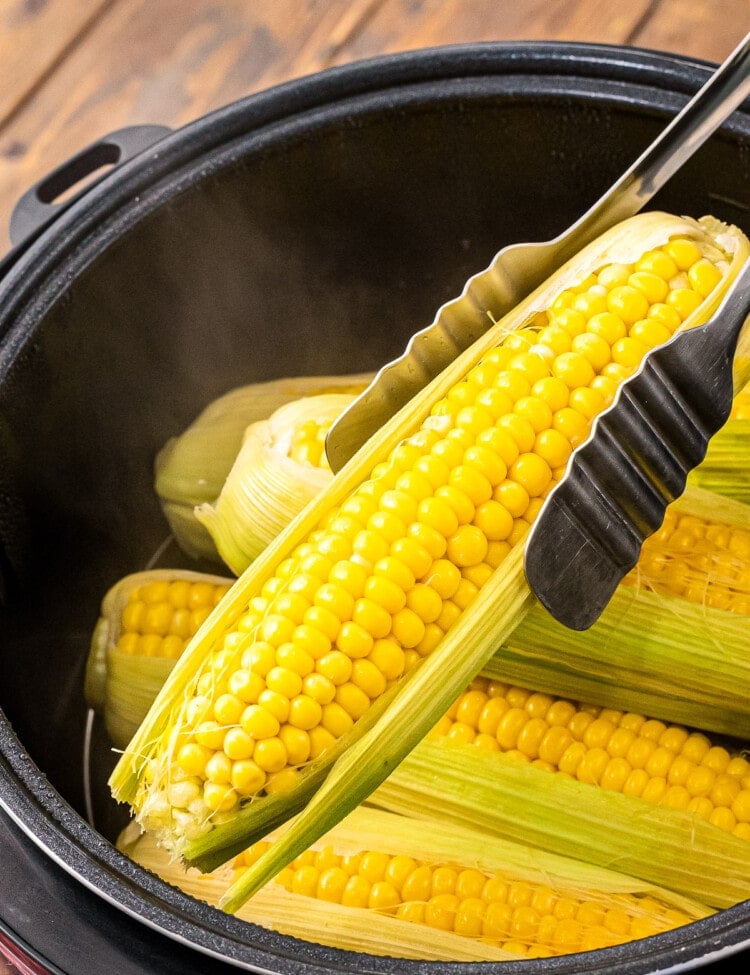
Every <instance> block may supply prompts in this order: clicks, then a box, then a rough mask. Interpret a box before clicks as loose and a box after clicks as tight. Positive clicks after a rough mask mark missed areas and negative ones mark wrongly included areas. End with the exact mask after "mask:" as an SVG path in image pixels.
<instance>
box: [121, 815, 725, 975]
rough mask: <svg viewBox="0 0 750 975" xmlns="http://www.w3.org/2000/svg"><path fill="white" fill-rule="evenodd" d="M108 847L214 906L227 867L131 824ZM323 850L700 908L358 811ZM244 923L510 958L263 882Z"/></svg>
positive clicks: (454, 834) (403, 948)
mask: <svg viewBox="0 0 750 975" xmlns="http://www.w3.org/2000/svg"><path fill="white" fill-rule="evenodd" d="M118 847H119V848H120V849H121V850H123V852H125V853H127V855H128V856H130V857H131V858H132V859H134V860H135V861H136V862H137V863H140V864H141V865H142V866H144V867H146V868H147V869H149V870H151V871H152V872H154V873H156V874H158V875H159V876H160V877H161V878H162V879H163V880H166V881H167V882H169V883H171V884H173V885H175V886H178V887H180V888H181V889H182V890H184V891H185V892H186V893H188V894H191V895H192V896H193V897H197V898H199V899H200V900H204V901H207V902H208V903H210V904H213V905H218V904H219V902H220V901H221V898H222V895H223V894H224V891H225V890H226V888H227V887H229V886H230V885H231V882H232V880H233V879H234V876H235V872H234V871H233V868H232V866H231V865H226V866H224V867H219V868H217V870H215V871H213V872H212V873H210V874H202V873H200V872H199V871H197V870H195V869H192V868H188V869H185V868H184V867H183V866H182V865H181V864H179V863H177V862H175V861H173V860H170V858H169V856H168V855H167V854H166V853H165V852H164V851H163V850H160V849H159V847H158V845H157V844H156V842H155V840H154V838H153V837H152V836H150V835H149V834H139V833H138V829H137V827H136V826H134V825H133V824H131V826H130V827H128V828H127V829H126V831H125V832H124V833H123V834H122V835H121V837H120V839H119V841H118ZM324 848H331V849H333V850H335V851H336V852H337V853H339V854H356V853H357V852H360V851H362V850H377V851H380V852H384V853H387V854H389V855H391V856H393V855H399V854H401V855H405V856H411V857H413V858H414V859H417V860H419V861H420V862H422V863H433V864H441V863H444V864H454V865H457V866H459V867H471V868H474V869H477V870H481V871H482V872H483V873H485V874H487V875H495V874H497V873H501V874H502V875H503V877H504V878H505V879H507V880H508V881H510V882H514V881H520V882H525V883H531V884H542V885H545V886H546V887H551V888H552V889H553V890H554V891H555V892H556V893H560V894H564V895H568V896H580V895H583V896H585V897H586V898H590V899H591V900H593V901H596V902H597V903H600V904H602V905H603V906H604V907H605V908H606V907H609V906H610V905H611V906H614V905H615V904H620V903H621V901H619V898H620V897H621V896H622V895H630V894H635V895H642V894H643V895H649V896H650V897H653V898H655V899H657V900H658V901H660V902H661V903H663V904H666V905H670V906H671V907H673V908H675V909H677V910H679V911H681V912H684V913H685V914H686V915H687V916H688V917H689V918H691V919H698V918H701V917H705V916H707V915H708V914H710V913H711V911H710V909H709V908H707V907H705V906H704V905H703V904H700V903H698V902H696V901H693V900H688V899H686V898H684V897H682V896H680V895H677V894H675V893H674V892H672V891H666V890H664V889H662V888H660V887H657V886H655V885H651V884H648V883H645V882H643V881H639V880H637V879H635V878H632V877H627V876H625V875H623V874H619V873H616V872H615V871H612V870H605V869H601V868H598V867H593V866H591V865H588V864H584V863H580V862H575V861H572V860H570V859H569V858H567V857H560V856H557V855H555V854H549V853H545V852H542V851H540V850H535V849H532V848H530V847H527V846H524V845H521V844H517V843H513V842H508V841H506V840H503V839H499V838H495V837H493V838H489V839H488V837H487V836H486V835H484V834H482V833H478V832H474V831H472V830H468V829H464V828H462V827H457V826H455V825H450V826H446V825H444V824H441V823H438V822H430V823H426V822H424V821H421V820H419V819H414V818H410V817H404V816H396V815H393V814H391V813H387V812H383V811H381V810H377V809H372V808H366V807H360V808H358V809H356V810H354V812H352V813H351V814H350V815H349V816H348V817H347V818H346V819H345V820H343V821H342V822H341V823H339V824H338V825H337V826H336V827H335V829H333V830H332V831H330V832H329V833H328V834H326V835H325V836H323V837H322V838H321V840H320V841H319V842H318V843H317V844H315V847H314V849H324ZM237 916H238V917H239V918H241V919H243V920H245V921H248V922H251V923H255V924H259V925H261V926H262V927H264V928H270V929H272V930H275V931H278V932H279V933H281V934H287V935H292V936H293V937H297V938H302V939H304V940H306V941H312V942H316V943H318V944H324V945H330V946H331V947H336V948H343V949H347V950H351V951H359V952H367V953H368V954H375V955H382V954H387V955H390V956H396V957H402V958H418V959H428V960H443V961H493V960H497V961H501V960H512V959H514V958H517V957H519V956H518V955H517V954H514V953H513V952H509V951H505V950H503V949H501V948H496V947H494V946H492V945H489V944H487V943H486V942H484V941H482V940H480V939H474V938H468V937H462V936H460V935H456V934H454V933H453V932H447V931H442V930H440V929H435V928H430V927H427V926H423V925H420V924H413V923H407V922H406V921H401V920H399V919H398V918H396V917H392V916H389V915H388V914H384V913H381V912H376V911H373V910H368V909H366V908H354V907H346V906H342V905H339V904H330V903H325V902H322V901H319V900H317V899H315V898H310V897H303V896H301V895H298V894H294V893H291V892H288V891H287V890H286V889H285V888H283V887H282V886H281V885H279V884H275V883H271V884H269V885H267V886H266V887H265V888H264V889H263V890H262V891H259V893H258V894H257V895H256V897H255V898H254V899H253V901H252V903H251V904H246V905H244V906H242V907H240V909H239V910H238V912H237Z"/></svg>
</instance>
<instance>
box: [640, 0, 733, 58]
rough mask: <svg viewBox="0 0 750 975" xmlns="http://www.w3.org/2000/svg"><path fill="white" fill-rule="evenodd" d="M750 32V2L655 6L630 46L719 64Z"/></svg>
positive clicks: (693, 0) (690, 0) (687, 0)
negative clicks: (675, 53) (673, 52)
mask: <svg viewBox="0 0 750 975" xmlns="http://www.w3.org/2000/svg"><path fill="white" fill-rule="evenodd" d="M749 31H750V0H721V2H720V3H715V2H714V3H706V2H705V0H679V7H678V6H677V4H675V3H668V4H656V5H654V10H653V13H652V14H651V16H649V17H648V18H646V19H645V20H644V22H643V23H642V24H641V25H640V27H639V29H638V30H637V32H636V33H635V35H634V37H633V38H632V40H631V43H633V44H637V45H639V46H640V47H649V48H654V49H656V50H660V51H676V52H678V53H679V54H686V55H688V56H690V57H694V58H703V59H704V60H706V61H714V62H721V61H723V60H724V58H726V57H727V55H729V54H731V52H732V51H733V50H734V48H735V47H736V46H737V45H738V44H739V43H740V41H741V40H742V38H743V37H744V36H745V34H747V33H748V32H749Z"/></svg>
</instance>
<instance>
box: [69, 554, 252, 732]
mask: <svg viewBox="0 0 750 975" xmlns="http://www.w3.org/2000/svg"><path fill="white" fill-rule="evenodd" d="M232 581H233V580H231V579H225V578H223V577H221V576H214V575H206V574H203V573H198V572H191V571H188V570H182V569H180V570H177V569H174V570H173V569H151V570H149V571H145V572H136V573H133V574H132V575H129V576H125V577H124V578H123V579H121V580H120V581H119V582H118V583H116V585H114V586H112V587H111V588H110V589H109V590H108V591H107V593H106V594H105V596H104V598H103V600H102V604H101V609H100V615H99V619H98V621H97V623H96V626H95V627H94V632H93V634H92V638H91V645H90V648H89V656H88V660H87V662H86V682H85V687H84V694H85V697H86V701H87V703H88V704H89V706H90V707H92V708H94V709H95V710H96V711H97V712H99V713H101V714H102V715H103V716H104V722H105V727H106V729H107V733H108V734H109V737H110V738H111V740H112V742H113V744H114V745H115V746H117V747H118V748H124V747H125V745H127V743H128V742H129V741H130V739H131V738H132V736H133V734H134V733H135V732H136V730H137V729H138V725H139V724H140V723H141V721H143V719H144V717H145V716H146V714H147V712H148V709H149V708H150V707H151V704H152V703H153V700H154V698H155V697H156V695H157V694H158V692H159V689H160V688H161V686H162V685H163V683H164V681H165V680H166V679H167V676H168V675H169V673H170V671H171V670H172V667H173V666H174V663H175V660H176V659H177V658H178V657H179V656H180V654H181V653H182V651H183V650H184V648H185V646H186V644H187V642H188V641H189V640H190V638H191V637H192V636H194V635H195V634H196V633H197V632H198V629H199V628H200V626H201V624H202V623H203V622H204V620H205V619H206V618H207V616H208V614H209V613H210V612H211V610H212V609H213V608H214V606H216V605H217V604H218V603H219V602H220V601H221V599H222V598H223V597H224V596H225V595H226V593H227V592H228V591H229V587H230V586H231V584H232Z"/></svg>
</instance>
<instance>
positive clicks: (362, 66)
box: [0, 42, 750, 975]
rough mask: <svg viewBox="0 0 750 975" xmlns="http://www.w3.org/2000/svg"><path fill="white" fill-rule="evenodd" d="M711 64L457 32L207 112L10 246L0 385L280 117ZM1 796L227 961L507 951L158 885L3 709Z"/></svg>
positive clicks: (78, 859) (721, 929)
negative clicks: (335, 930)
mask: <svg viewBox="0 0 750 975" xmlns="http://www.w3.org/2000/svg"><path fill="white" fill-rule="evenodd" d="M710 70H711V66H710V65H709V64H708V63H707V62H701V61H696V60H694V59H689V58H686V57H683V56H680V55H671V54H666V53H661V52H655V51H648V50H644V49H639V48H622V47H619V46H617V45H603V44H588V43H574V44H570V43H565V42H519V43H514V42H497V43H483V44H460V45H450V46H443V47H435V48H425V49H421V50H417V51H411V52H403V53H397V54H391V55H384V56H380V57H376V58H370V59H367V60H363V61H357V62H354V63H352V64H348V65H345V66H343V67H337V68H331V69H328V70H326V71H323V72H320V73H317V74H314V75H310V76H308V77H305V78H301V79H297V80H293V81H289V82H285V83H284V84H282V85H279V86H276V87H274V88H271V89H269V90H267V91H264V92H260V93H258V94H254V95H250V96H248V97H246V98H244V99H241V100H239V101H237V102H234V103H232V104H230V105H228V106H226V107H224V108H221V109H218V110H216V111H214V112H212V113H210V114H209V115H206V116H204V117H202V118H200V119H197V120H196V121H194V122H191V123H189V124H188V125H186V126H184V127H183V128H181V129H178V130H177V131H175V132H174V133H172V134H170V135H168V136H165V137H164V138H163V139H161V140H160V141H159V142H158V143H156V144H155V145H154V146H152V147H151V148H150V149H148V150H146V151H145V152H143V153H141V154H139V155H138V156H136V157H135V158H133V159H132V160H130V161H128V162H126V163H124V164H122V165H121V166H120V167H117V168H116V169H115V170H113V171H112V172H111V173H109V174H108V175H107V176H105V177H104V178H102V179H101V180H100V181H99V182H97V183H96V184H95V185H94V186H92V188H91V189H90V190H89V191H88V192H87V193H86V194H85V195H84V196H82V197H81V198H80V199H78V200H76V201H75V202H74V203H73V204H72V205H71V206H70V207H69V208H68V209H67V210H66V211H65V212H63V213H62V214H61V215H60V216H59V217H58V219H57V220H56V221H55V222H54V223H53V224H52V225H51V226H50V227H48V228H47V229H45V230H44V231H43V232H42V233H41V234H40V235H39V237H38V238H37V239H35V240H33V241H32V242H30V243H29V244H28V246H26V247H21V248H20V249H19V251H18V253H17V254H14V255H12V260H11V262H10V263H9V265H7V267H6V273H5V276H4V278H2V280H0V308H2V309H3V311H2V313H0V383H1V382H2V379H3V375H4V372H5V371H6V370H7V368H9V366H10V364H11V362H12V361H14V359H15V357H16V355H17V353H18V351H19V349H20V348H21V347H22V345H23V344H24V343H25V342H26V341H28V340H29V337H30V335H32V334H33V331H34V326H35V323H36V322H38V321H40V320H41V319H42V318H43V316H44V314H46V312H47V311H48V310H49V308H50V307H51V306H52V305H53V304H54V303H55V301H57V300H58V299H59V297H60V295H61V294H62V293H63V292H64V290H65V287H66V286H68V285H70V283H71V282H72V281H73V280H75V278H76V277H77V276H78V275H79V274H80V273H82V271H83V270H84V269H85V268H86V267H87V266H88V265H89V264H90V263H91V262H92V261H93V260H95V259H96V256H97V255H98V254H100V253H101V252H102V250H103V249H106V248H107V247H108V246H110V245H112V244H113V243H114V242H115V241H116V240H117V239H118V238H119V237H120V236H121V235H122V234H123V233H124V232H126V231H127V229H128V228H129V227H132V226H133V225H134V224H135V223H137V222H139V221H140V220H143V219H146V218H147V217H148V215H149V213H151V212H155V211H156V210H158V208H159V207H160V206H162V205H163V204H164V202H165V200H166V199H167V198H169V199H174V198H175V197H176V196H177V195H178V194H179V193H181V192H184V191H186V190H187V189H189V188H190V187H191V186H192V185H197V184H198V183H199V182H200V181H201V179H203V178H205V174H206V172H207V171H208V170H209V169H211V171H219V170H220V169H222V168H224V167H226V166H227V165H230V164H231V161H232V160H233V159H237V158H239V154H240V153H241V152H242V150H243V147H244V148H245V150H247V146H248V144H249V143H253V142H256V143H259V142H263V140H267V141H270V142H273V140H274V139H279V138H280V133H283V132H288V131H289V127H290V126H292V127H296V128H297V129H298V130H299V131H302V130H304V129H305V127H306V126H307V125H309V124H310V122H311V120H312V121H313V122H314V124H317V125H319V124H325V123H326V122H327V123H328V124H330V122H331V120H332V119H333V120H337V119H341V118H344V117H345V116H346V115H349V114H350V113H353V112H357V111H359V112H363V111H366V110H367V107H368V106H370V105H373V104H377V105H379V106H380V107H381V108H382V107H383V105H384V104H387V105H388V106H389V107H395V106H398V105H400V104H404V103H408V101H409V99H410V98H411V99H416V100H420V99H421V100H424V99H425V98H427V97H429V96H430V94H432V95H433V96H434V95H436V94H440V93H442V94H443V95H444V96H445V97H455V94H456V93H457V92H467V93H471V92H473V93H474V94H475V95H479V94H480V93H481V92H482V91H484V92H487V91H489V92H490V93H491V91H496V90H497V87H496V83H497V82H498V81H502V82H503V83H504V84H505V85H510V86H512V85H516V86H521V85H522V86H523V91H524V92H528V91H529V90H530V87H531V88H533V85H532V84H531V82H532V80H533V81H535V82H536V83H537V86H538V90H539V92H540V93H546V94H547V95H553V94H557V95H564V94H571V93H572V94H576V95H580V94H583V95H584V96H585V95H586V94H588V95H589V96H591V97H597V98H598V99H599V100H600V101H603V100H606V99H609V100H611V101H620V102H625V103H629V104H631V105H632V106H633V107H634V108H637V109H641V110H647V111H651V112H653V113H655V114H657V113H664V112H668V111H673V110H676V109H677V108H679V107H681V105H682V104H683V103H684V101H685V100H686V99H687V97H688V96H690V95H692V94H693V93H694V92H695V91H696V90H697V89H698V88H699V87H700V85H701V84H702V83H703V82H704V81H705V80H706V78H707V77H708V75H709V73H710ZM493 86H494V87H493ZM607 103H611V102H609V101H608V102H607ZM743 110H744V111H739V112H738V113H735V116H734V117H733V119H732V120H731V121H730V122H729V123H727V124H726V125H725V126H724V127H723V131H740V132H743V133H750V119H749V118H748V117H747V116H746V114H745V113H746V111H747V106H743ZM741 116H742V117H741ZM209 161H210V166H209V165H208V163H209ZM196 163H199V165H196ZM198 170H200V172H198ZM0 806H1V807H2V808H3V809H4V810H5V811H6V812H7V813H8V815H9V816H10V817H11V819H13V821H14V822H15V823H16V824H17V825H18V826H19V827H20V828H21V829H22V830H23V831H24V833H26V834H27V835H28V836H29V837H30V838H31V839H32V840H33V841H34V842H35V843H36V844H37V845H38V846H39V847H40V849H42V850H43V851H44V853H45V854H46V855H47V856H49V857H50V858H51V859H52V860H53V861H55V862H56V863H58V864H59V865H60V866H61V867H63V869H65V870H66V871H67V872H68V873H70V874H71V875H72V876H74V877H75V878H76V879H77V880H78V881H80V882H81V883H82V884H84V885H86V886H87V887H89V888H90V889H91V890H92V891H94V892H95V893H96V894H98V895H99V896H101V897H102V898H104V899H105V900H106V901H108V902H109V903H111V904H112V905H113V906H115V907H116V908H117V909H118V910H121V911H124V912H125V913H127V914H130V915H131V916H132V917H135V918H136V919H137V920H138V921H140V922H141V923H144V924H146V925H148V926H149V927H152V928H153V929H155V930H157V931H159V932H160V933H162V934H164V935H166V936H167V937H169V938H172V939H174V940H177V941H181V942H184V943H185V944H187V945H189V946H190V947H192V948H194V949H196V950H197V951H201V952H204V953H205V954H207V955H212V956H214V957H218V958H221V959H223V960H224V961H226V962H228V963H229V964H232V965H234V966H236V967H239V968H246V969H250V970H255V971H284V972H290V973H291V972H294V973H296V972H300V973H305V975H314V973H316V972H329V971H347V970H350V971H362V970H363V969H362V967H361V965H362V962H363V960H364V961H365V964H366V965H367V970H368V971H371V972H384V973H390V972H404V973H405V975H407V973H408V975H427V973H430V975H438V973H445V975H471V973H480V972H481V973H485V975H486V973H488V972H490V971H497V972H500V971H505V970H506V965H505V963H500V964H495V963H462V962H429V963H424V962H418V961H407V960H404V959H389V958H384V957H383V958H381V957H374V956H369V955H359V954H354V953H351V952H347V951H342V950H338V949H328V948H322V947H319V946H317V945H312V944H309V943H307V942H298V941H296V940H295V939H293V938H290V937H287V936H282V935H278V934H276V933H275V932H271V931H267V930H265V929H260V928H255V927H254V926H251V928H250V929H249V928H248V925H247V923H246V922H243V921H238V920H237V919H236V918H231V917H227V916H226V915H224V914H221V913H220V912H218V911H216V910H214V909H213V908H210V907H208V906H207V905H204V904H201V903H200V902H198V901H196V900H194V899H193V898H190V897H188V896H186V895H184V894H182V893H181V892H179V891H177V890H176V889H175V888H172V887H170V886H169V885H167V884H164V883H163V882H162V881H160V880H158V879H157V878H155V877H154V876H152V875H151V874H149V873H147V872H146V871H144V870H142V869H141V868H140V867H138V866H137V865H136V864H134V863H133V862H132V861H130V860H128V859H127V858H126V857H124V856H123V855H122V854H120V853H119V852H118V851H117V850H116V849H115V848H114V847H113V846H111V844H109V843H108V842H107V841H105V840H103V838H102V837H101V836H100V835H99V834H98V833H96V832H95V831H94V830H93V828H91V827H90V826H89V825H88V824H87V823H86V822H85V820H84V819H83V818H82V817H81V816H80V815H79V814H78V813H77V812H76V811H75V810H73V809H72V807H71V806H69V805H68V804H67V802H66V801H65V800H64V799H63V798H62V797H61V796H60V795H59V794H58V793H57V792H56V791H55V789H54V788H53V787H52V786H51V785H50V783H49V782H48V781H47V780H46V778H45V777H44V775H43V773H42V771H41V770H40V769H39V768H38V767H37V766H36V765H35V763H34V762H33V761H32V760H31V758H30V756H29V755H28V754H27V753H26V752H25V750H24V748H23V746H22V744H21V742H20V741H19V740H18V738H17V737H16V736H15V734H14V732H13V730H12V728H11V727H10V725H9V724H8V722H7V721H6V720H5V718H4V716H3V714H2V712H0ZM747 903H748V902H746V903H745V905H737V906H735V907H732V908H729V909H727V910H725V911H721V912H719V913H718V914H716V915H713V916H712V917H710V918H707V919H705V920H702V921H697V922H694V923H693V924H691V925H689V926H687V927H686V928H681V929H676V930H675V931H672V932H668V933H666V934H663V935H659V936H657V937H655V938H649V939H645V940H644V941H641V942H632V943H630V944H628V945H625V946H620V947H618V948H612V949H604V950H600V951H596V952H591V953H588V954H587V955H586V956H580V955H579V956H575V955H570V956H562V957H560V958H557V959H544V961H543V966H544V971H547V972H559V973H573V972H581V971H583V970H588V971H592V972H594V971H605V970H611V968H612V967H613V966H616V967H617V969H618V971H621V972H622V973H623V975H627V973H631V975H639V973H642V972H651V971H655V970H659V971H678V970H684V969H685V968H689V967H693V966H694V965H696V964H700V963H702V962H706V961H713V960H716V959H718V958H722V957H727V956H730V955H732V954H734V953H736V952H739V951H742V950H743V949H745V948H746V947H748V946H750V916H749V912H748V908H747ZM249 931H250V937H251V938H252V939H253V941H252V943H249V940H248V932H249ZM511 964H512V970H513V972H516V973H518V975H526V973H532V972H533V973H537V972H539V971H541V968H540V963H538V962H534V961H529V962H525V961H518V962H513V963H511ZM279 965H282V966H286V967H282V968H279V967H278V966H279ZM269 966H270V967H269ZM329 966H330V967H329Z"/></svg>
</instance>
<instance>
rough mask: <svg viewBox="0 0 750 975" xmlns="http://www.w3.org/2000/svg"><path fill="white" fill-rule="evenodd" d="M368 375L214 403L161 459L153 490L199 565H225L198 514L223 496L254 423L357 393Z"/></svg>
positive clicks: (299, 381)
mask: <svg viewBox="0 0 750 975" xmlns="http://www.w3.org/2000/svg"><path fill="white" fill-rule="evenodd" d="M370 379H371V375H370V374H369V373H358V374H356V375H347V376H300V377H288V378H284V379H275V380H272V381H271V382H264V383H253V384H252V385H248V386H241V387H239V388H237V389H233V390H230V391H229V392H227V393H224V394H223V395H222V396H219V397H218V398H217V399H215V400H213V401H212V402H211V403H209V405H208V406H207V407H206V408H205V409H204V410H203V411H202V412H201V413H200V414H199V415H198V416H197V417H196V419H195V420H193V422H192V423H191V424H190V425H189V426H188V427H187V428H186V429H185V430H184V431H183V432H182V433H181V434H180V435H179V436H177V437H172V438H171V439H170V440H168V441H167V442H166V443H165V444H164V446H163V447H162V449H161V450H160V451H159V454H158V455H157V457H156V462H155V465H154V466H155V470H154V475H155V476H154V487H155V490H156V494H157V495H158V497H159V500H160V502H161V506H162V510H163V511H164V515H165V517H166V519H167V521H168V523H169V525H170V528H171V529H172V532H173V533H174V536H175V539H176V540H177V543H178V545H179V546H180V548H181V549H182V550H183V551H184V552H185V553H186V554H188V555H189V556H191V557H192V558H196V559H208V560H209V561H212V562H216V563H220V562H221V561H222V560H221V557H220V556H219V554H218V552H217V551H216V546H215V544H214V542H213V539H212V538H211V535H210V534H209V533H208V532H207V531H206V529H205V528H204V526H203V525H202V524H201V523H200V522H199V521H198V520H197V518H196V517H195V513H194V511H195V508H196V506H197V505H201V504H206V503H208V504H211V503H213V502H214V501H215V500H216V499H217V498H218V496H219V493H220V492H221V489H222V487H223V485H224V482H225V480H226V478H227V475H228V474H229V471H230V470H231V468H232V465H233V464H234V461H235V459H236V457H237V454H238V452H239V450H240V447H241V446H242V438H243V435H244V432H245V430H246V429H247V427H248V426H249V425H250V424H251V423H255V422H256V421H258V420H265V419H267V418H268V417H269V416H270V415H271V414H272V413H273V412H274V411H275V410H277V409H278V408H279V407H281V406H284V404H286V403H290V402H292V401H293V400H296V399H300V398H301V397H303V396H310V395H314V394H319V393H330V392H339V393H357V392H359V391H360V390H362V389H364V388H365V386H366V385H367V384H368V382H369V381H370Z"/></svg>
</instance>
